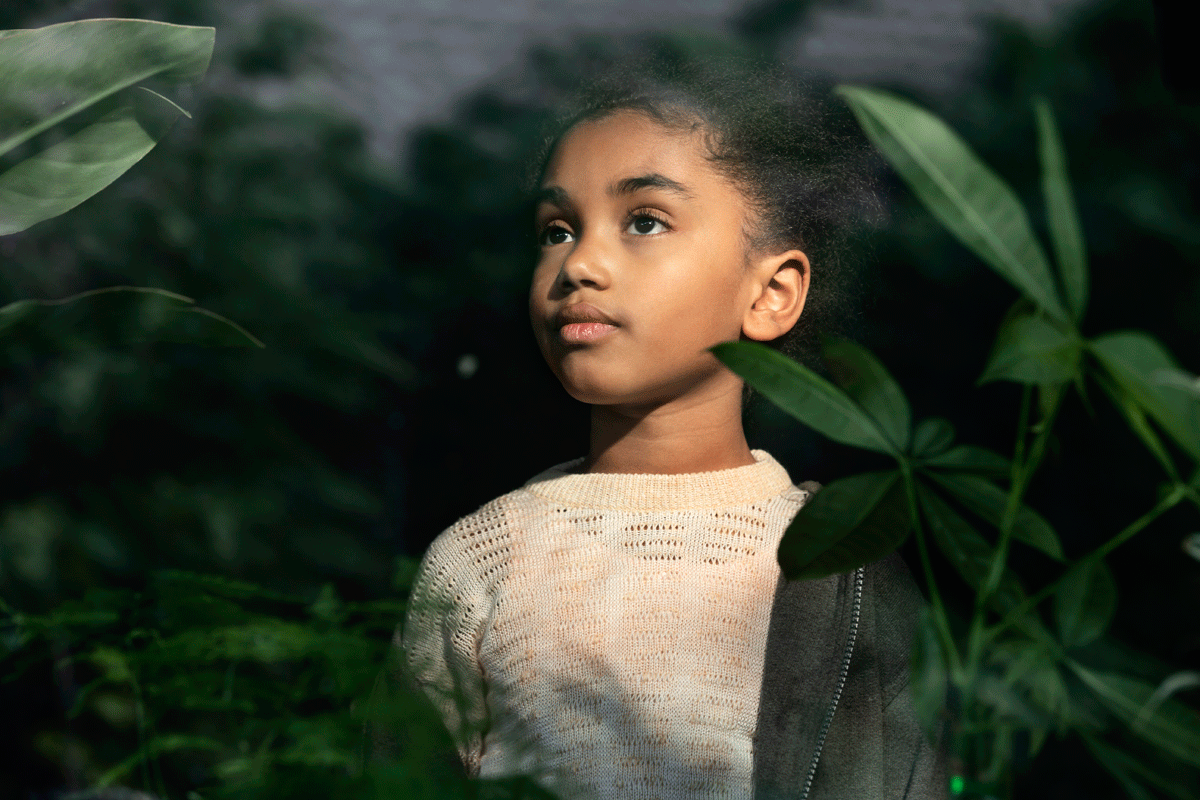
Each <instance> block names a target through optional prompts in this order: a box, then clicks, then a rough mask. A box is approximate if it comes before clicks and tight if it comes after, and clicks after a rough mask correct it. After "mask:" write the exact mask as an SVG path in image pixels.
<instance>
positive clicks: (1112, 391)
mask: <svg viewBox="0 0 1200 800" xmlns="http://www.w3.org/2000/svg"><path fill="white" fill-rule="evenodd" d="M1095 377H1096V382H1097V383H1099V384H1100V386H1101V388H1103V389H1104V392H1105V394H1107V395H1108V397H1109V399H1110V400H1112V402H1113V405H1114V406H1116V407H1117V410H1118V411H1120V412H1121V415H1122V416H1123V417H1125V421H1126V422H1127V423H1129V428H1130V430H1132V431H1133V432H1134V434H1135V435H1136V436H1137V437H1138V438H1139V439H1141V440H1142V444H1144V445H1145V446H1146V449H1147V450H1149V451H1150V454H1151V455H1153V456H1154V458H1155V459H1156V460H1157V461H1158V463H1159V464H1161V465H1162V468H1163V470H1164V471H1165V472H1166V473H1167V475H1168V476H1169V477H1171V478H1172V479H1176V478H1177V472H1176V470H1175V462H1174V461H1173V460H1172V458H1171V455H1170V454H1169V453H1168V452H1167V448H1166V447H1164V446H1163V443H1162V440H1161V439H1160V438H1159V436H1158V433H1157V432H1156V431H1155V430H1154V426H1152V425H1151V424H1150V420H1148V419H1146V412H1144V411H1143V410H1142V407H1141V406H1139V405H1138V404H1137V402H1136V401H1135V400H1134V399H1133V397H1132V396H1131V395H1130V394H1129V392H1127V391H1126V390H1125V389H1123V388H1121V387H1120V386H1118V385H1117V384H1116V383H1115V382H1114V381H1112V380H1111V379H1109V378H1108V377H1107V376H1105V375H1104V374H1103V373H1100V374H1097V375H1096V376H1095Z"/></svg>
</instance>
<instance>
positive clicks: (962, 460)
mask: <svg viewBox="0 0 1200 800" xmlns="http://www.w3.org/2000/svg"><path fill="white" fill-rule="evenodd" d="M923 466H926V467H933V468H935V469H946V470H954V471H957V472H979V473H983V474H985V475H995V476H996V477H1005V476H1007V475H1008V474H1009V472H1010V471H1011V470H1012V465H1011V464H1010V463H1009V461H1008V459H1007V458H1005V457H1004V456H1002V455H1000V454H999V453H996V452H994V451H992V450H988V449H986V448H984V447H976V446H975V445H970V444H962V445H959V446H958V447H955V448H952V449H950V450H947V451H946V452H945V453H942V454H940V455H936V456H932V457H929V458H926V459H925V461H924V463H923Z"/></svg>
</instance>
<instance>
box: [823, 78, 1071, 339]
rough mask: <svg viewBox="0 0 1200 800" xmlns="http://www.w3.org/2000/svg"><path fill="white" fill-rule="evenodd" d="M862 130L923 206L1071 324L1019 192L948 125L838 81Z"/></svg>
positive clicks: (919, 110) (874, 91)
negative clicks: (1018, 197) (984, 161)
mask: <svg viewBox="0 0 1200 800" xmlns="http://www.w3.org/2000/svg"><path fill="white" fill-rule="evenodd" d="M837 91H838V93H839V94H841V95H842V97H844V98H845V99H846V102H847V103H849V105H850V109H851V111H853V112H854V115H855V117H857V119H858V122H859V124H860V125H861V126H862V129H863V132H864V133H865V134H866V135H867V138H869V139H870V140H871V142H872V143H873V144H874V145H875V147H876V148H877V149H878V150H879V151H880V153H882V154H883V156H884V158H886V159H887V160H888V163H890V164H891V165H892V168H893V169H895V170H896V172H897V173H899V175H900V177H901V178H902V179H903V180H904V182H905V183H907V184H908V186H909V187H910V188H911V189H912V191H913V193H914V194H916V195H917V197H918V199H920V201H921V203H922V205H924V206H925V207H926V208H927V209H929V211H930V213H932V214H933V215H934V216H935V217H936V218H937V219H938V221H939V222H941V223H942V224H943V225H945V226H946V228H947V229H948V230H949V231H950V233H951V234H953V235H954V237H955V238H957V239H958V240H959V241H960V242H962V243H963V245H965V246H966V247H967V248H968V249H969V250H971V251H972V252H973V253H975V254H976V255H977V256H979V258H981V259H982V260H983V261H984V263H986V264H987V265H988V266H990V267H991V268H992V269H994V270H995V271H996V272H997V273H999V274H1000V276H1001V277H1003V278H1004V279H1005V280H1007V281H1008V282H1009V283H1011V284H1012V285H1013V286H1015V287H1016V288H1017V289H1018V290H1019V291H1020V292H1022V293H1023V294H1024V295H1026V296H1027V297H1028V298H1029V299H1030V300H1032V301H1033V302H1035V303H1036V304H1037V305H1038V306H1039V307H1040V308H1041V309H1042V310H1043V311H1045V312H1046V313H1047V314H1049V315H1050V316H1051V317H1053V318H1054V319H1056V320H1058V321H1060V322H1063V323H1065V324H1069V319H1068V315H1067V312H1066V310H1065V309H1064V308H1063V305H1062V303H1061V302H1060V300H1059V298H1058V294H1057V292H1056V290H1055V285H1054V278H1053V276H1052V275H1051V273H1050V267H1049V264H1048V263H1047V260H1046V256H1045V253H1044V252H1043V251H1042V247H1041V245H1040V244H1038V241H1037V238H1036V237H1035V236H1034V233H1033V228H1032V227H1031V226H1030V224H1029V218H1028V216H1027V215H1026V213H1025V209H1024V207H1022V205H1021V203H1020V201H1019V200H1018V199H1017V196H1016V193H1014V192H1013V190H1012V189H1011V188H1010V187H1009V186H1008V184H1007V183H1005V182H1004V181H1003V180H1002V179H1001V178H1000V177H999V176H997V175H996V174H995V173H994V172H993V171H992V170H991V169H990V168H989V167H988V166H987V165H986V164H984V163H983V162H982V161H981V160H980V159H979V157H978V156H977V155H976V154H975V153H974V152H973V151H972V150H971V148H970V147H968V146H967V144H966V143H965V142H964V141H963V140H962V139H961V138H960V137H959V136H958V134H956V133H955V132H954V131H953V130H951V129H950V127H949V126H947V125H946V124H945V123H944V122H942V121H941V120H940V119H938V118H937V117H935V116H934V115H933V114H930V113H929V112H928V111H926V110H924V109H922V108H920V107H919V106H916V105H914V104H913V103H910V102H908V101H907V100H904V99H902V98H900V97H897V96H895V95H893V94H890V93H888V92H882V91H879V90H877V89H866V88H862V87H857V86H839V87H838V89H837Z"/></svg>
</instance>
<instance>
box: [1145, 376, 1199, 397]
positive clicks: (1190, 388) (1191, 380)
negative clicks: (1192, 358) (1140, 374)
mask: <svg viewBox="0 0 1200 800" xmlns="http://www.w3.org/2000/svg"><path fill="white" fill-rule="evenodd" d="M1150 377H1151V379H1152V380H1153V381H1154V382H1155V383H1156V384H1158V385H1159V386H1169V387H1171V388H1172V389H1178V390H1179V391H1181V392H1185V393H1187V394H1190V395H1191V396H1192V397H1195V398H1196V399H1197V400H1200V377H1198V376H1196V375H1193V374H1191V373H1190V372H1184V371H1183V370H1181V369H1160V370H1156V371H1155V372H1154V374H1153V375H1151V376H1150Z"/></svg>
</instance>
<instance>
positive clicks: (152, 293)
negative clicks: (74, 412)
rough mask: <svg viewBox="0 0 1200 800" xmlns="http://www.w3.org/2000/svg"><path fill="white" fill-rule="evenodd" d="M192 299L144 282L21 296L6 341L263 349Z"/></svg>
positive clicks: (12, 308) (0, 314) (2, 322)
mask: <svg viewBox="0 0 1200 800" xmlns="http://www.w3.org/2000/svg"><path fill="white" fill-rule="evenodd" d="M194 303H195V301H194V300H192V299H191V298H190V297H184V296H183V295H180V294H176V293H174V292H169V291H167V290H165V289H152V288H148V287H141V286H110V287H107V288H104V289H94V290H92V291H88V292H82V293H80V294H77V295H72V296H71V297H65V298H63V299H61V300H18V301H16V302H14V303H9V304H8V305H6V306H2V307H0V344H3V345H7V346H12V345H13V344H14V343H19V344H20V345H22V346H25V347H28V346H30V345H33V344H40V345H42V346H44V347H47V348H48V349H50V350H61V349H65V348H75V347H97V346H105V345H112V344H123V343H128V342H139V341H173V342H186V343H195V344H207V345H221V346H229V347H250V346H255V347H263V346H264V345H263V343H262V342H260V341H259V340H258V339H256V338H255V337H254V336H253V335H251V334H250V333H249V332H247V331H246V330H245V329H244V328H242V327H241V326H240V325H238V324H237V323H236V322H232V321H230V320H228V319H225V318H224V317H222V316H220V315H219V314H214V313H213V312H211V311H208V310H207V309H203V308H196V307H195V305H194Z"/></svg>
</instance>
